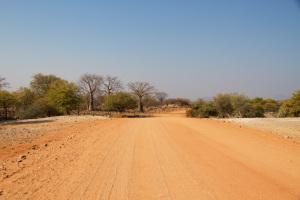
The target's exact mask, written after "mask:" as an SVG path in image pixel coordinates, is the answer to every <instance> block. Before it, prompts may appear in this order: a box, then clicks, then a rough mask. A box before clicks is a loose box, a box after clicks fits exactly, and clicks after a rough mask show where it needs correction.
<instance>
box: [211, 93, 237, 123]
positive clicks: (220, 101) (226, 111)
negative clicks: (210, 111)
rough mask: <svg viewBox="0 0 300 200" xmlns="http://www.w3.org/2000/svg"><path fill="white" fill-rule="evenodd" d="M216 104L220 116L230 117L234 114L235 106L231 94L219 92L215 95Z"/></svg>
mask: <svg viewBox="0 0 300 200" xmlns="http://www.w3.org/2000/svg"><path fill="white" fill-rule="evenodd" d="M214 104H215V106H216V109H217V112H218V116H219V117H221V118H224V117H229V116H230V115H232V114H233V111H234V108H233V105H232V102H231V95H230V94H218V95H217V96H215V97H214Z"/></svg>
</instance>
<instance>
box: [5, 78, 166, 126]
mask: <svg viewBox="0 0 300 200" xmlns="http://www.w3.org/2000/svg"><path fill="white" fill-rule="evenodd" d="M8 87H9V84H8V83H7V82H6V80H5V78H3V77H0V119H2V120H3V119H4V120H7V119H27V118H38V117H49V116H56V115H64V114H66V115H69V114H75V113H76V114H80V113H82V112H89V113H92V112H93V111H106V112H125V111H134V112H144V110H145V106H146V107H151V106H162V105H163V104H164V103H165V101H166V98H167V94H166V93H164V92H160V91H157V90H156V89H155V88H154V86H152V85H151V84H150V83H148V82H130V83H128V84H127V87H125V86H124V85H123V84H122V82H121V80H120V79H119V78H118V77H114V76H100V75H97V74H84V75H82V76H81V77H80V79H79V80H78V82H76V83H75V82H70V81H67V80H64V79H62V78H60V77H57V76H55V75H45V74H40V73H39V74H35V75H34V76H33V78H32V80H31V82H30V86H29V87H22V88H19V89H18V90H17V91H13V92H9V91H8V90H7V89H8ZM126 89H127V90H126Z"/></svg>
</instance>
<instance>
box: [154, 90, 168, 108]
mask: <svg viewBox="0 0 300 200" xmlns="http://www.w3.org/2000/svg"><path fill="white" fill-rule="evenodd" d="M155 96H156V98H157V99H158V101H159V102H160V105H162V104H163V102H164V101H165V100H166V98H167V97H168V94H167V93H165V92H156V93H155Z"/></svg>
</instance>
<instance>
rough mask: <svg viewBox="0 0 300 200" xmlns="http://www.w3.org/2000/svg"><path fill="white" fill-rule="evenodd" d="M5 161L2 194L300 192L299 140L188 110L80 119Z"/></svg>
mask: <svg viewBox="0 0 300 200" xmlns="http://www.w3.org/2000/svg"><path fill="white" fill-rule="evenodd" d="M24 156H25V157H24ZM0 163H2V166H0V168H1V170H0V172H1V174H2V179H0V199H39V200H41V199H60V200H61V199H72V200H73V199H103V200H109V199H115V200H122V199H130V200H131V199H132V200H143V199H145V200H148V199H149V200H150V199H166V200H167V199H182V200H194V199H195V200H198V199H222V200H226V199H272V200H275V199H281V200H282V199H284V200H288V199H298V200H299V199H300V145H299V142H298V141H294V140H288V139H283V138H280V137H278V136H276V135H271V134H267V133H264V132H260V131H256V130H253V129H247V128H243V127H239V126H237V125H233V124H229V123H223V122H220V121H214V120H199V119H187V118H184V117H181V116H172V115H170V116H168V115H165V116H160V117H153V118H143V119H112V120H96V121H95V120H94V121H91V122H89V121H84V122H79V123H75V124H74V125H73V126H71V127H67V128H63V129H61V130H59V131H55V132H53V133H51V134H49V135H46V136H43V137H41V138H37V139H36V140H34V142H33V143H31V144H30V145H19V146H18V145H16V146H15V147H12V148H4V149H1V150H0Z"/></svg>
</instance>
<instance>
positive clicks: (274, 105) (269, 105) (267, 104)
mask: <svg viewBox="0 0 300 200" xmlns="http://www.w3.org/2000/svg"><path fill="white" fill-rule="evenodd" d="M263 107H264V110H265V112H271V113H277V112H278V110H279V108H280V103H279V102H278V101H276V100H274V99H265V100H264V105H263Z"/></svg>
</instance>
